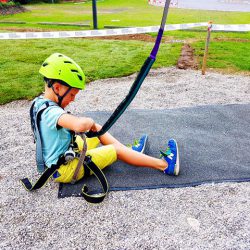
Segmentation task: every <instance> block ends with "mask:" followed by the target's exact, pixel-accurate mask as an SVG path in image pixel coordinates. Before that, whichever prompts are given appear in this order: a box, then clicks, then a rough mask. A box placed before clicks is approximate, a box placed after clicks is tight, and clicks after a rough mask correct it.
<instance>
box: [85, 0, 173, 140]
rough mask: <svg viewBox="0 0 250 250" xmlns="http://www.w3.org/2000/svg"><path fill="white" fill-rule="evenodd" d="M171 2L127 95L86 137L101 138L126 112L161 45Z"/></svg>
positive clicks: (168, 2)
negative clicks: (153, 43) (97, 128)
mask: <svg viewBox="0 0 250 250" xmlns="http://www.w3.org/2000/svg"><path fill="white" fill-rule="evenodd" d="M170 1H171V0H166V3H165V7H164V10H163V16H162V21H161V26H160V29H159V31H158V35H157V38H156V41H155V45H154V47H153V49H152V51H151V54H150V56H149V57H148V58H147V59H146V61H145V62H144V64H143V66H142V67H141V69H140V71H139V73H138V75H137V78H136V79H135V81H134V83H133V85H132V87H131V88H130V91H129V93H128V95H127V96H126V97H125V99H124V100H123V101H122V102H121V103H120V104H119V106H118V107H117V108H116V109H115V111H114V112H113V113H112V115H111V116H110V117H109V119H108V120H107V121H106V123H105V124H104V125H103V127H102V129H101V130H100V131H98V132H93V131H89V132H87V133H86V136H87V137H89V138H91V137H96V136H101V135H103V134H105V133H106V132H107V131H108V130H109V129H110V128H111V127H112V126H113V125H114V123H115V122H116V121H117V120H118V118H119V117H120V116H121V115H122V114H123V112H124V111H125V110H126V108H127V107H128V105H129V104H130V103H131V102H132V100H133V99H134V97H135V96H136V94H137V92H138V90H139V89H140V87H141V85H142V83H143V81H144V79H145V78H146V76H147V75H148V72H149V70H150V69H151V67H152V65H153V63H154V61H155V59H156V55H157V53H158V50H159V46H160V43H161V39H162V35H163V32H164V27H165V23H166V20H167V15H168V9H169V5H170Z"/></svg>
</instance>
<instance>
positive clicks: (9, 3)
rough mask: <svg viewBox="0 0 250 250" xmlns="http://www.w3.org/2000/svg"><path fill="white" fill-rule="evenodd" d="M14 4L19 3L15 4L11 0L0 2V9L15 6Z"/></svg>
mask: <svg viewBox="0 0 250 250" xmlns="http://www.w3.org/2000/svg"><path fill="white" fill-rule="evenodd" d="M16 5H19V4H16V3H15V2H13V1H9V2H6V3H2V2H0V8H1V9H5V8H8V7H11V6H16Z"/></svg>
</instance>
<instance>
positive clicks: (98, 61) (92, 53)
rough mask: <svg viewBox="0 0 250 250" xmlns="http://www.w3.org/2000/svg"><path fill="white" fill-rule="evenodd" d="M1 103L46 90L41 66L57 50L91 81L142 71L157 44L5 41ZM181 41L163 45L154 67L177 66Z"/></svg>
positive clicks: (29, 97)
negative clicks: (73, 61)
mask: <svg viewBox="0 0 250 250" xmlns="http://www.w3.org/2000/svg"><path fill="white" fill-rule="evenodd" d="M0 47H1V48H2V49H1V59H0V68H1V74H0V104H4V103H7V102H10V101H13V100H17V99H32V98H33V97H34V96H37V95H39V94H40V93H41V92H42V91H43V85H44V84H43V81H42V77H41V76H40V75H39V74H38V71H39V68H40V66H41V64H42V62H43V61H44V59H45V58H46V57H48V56H49V55H50V54H52V53H54V52H60V53H64V54H66V55H70V57H72V58H73V59H74V60H75V61H76V62H77V63H79V65H80V66H81V67H82V68H83V70H84V72H85V74H86V76H87V81H88V82H89V81H91V80H96V79H103V78H109V77H120V76H126V75H130V74H132V73H134V72H136V71H139V69H140V67H141V66H142V64H143V62H144V60H145V59H146V58H147V57H148V55H149V53H150V51H151V49H152V47H153V43H144V42H139V41H102V40H86V39H56V40H29V41H22V40H14V41H1V40H0ZM31 48H32V49H31ZM180 50H181V44H172V45H170V44H162V46H161V49H160V51H159V54H158V58H157V61H156V62H155V64H154V67H163V66H170V65H174V64H175V63H176V61H177V59H178V56H179V54H180Z"/></svg>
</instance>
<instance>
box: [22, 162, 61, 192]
mask: <svg viewBox="0 0 250 250" xmlns="http://www.w3.org/2000/svg"><path fill="white" fill-rule="evenodd" d="M64 161H65V160H64V158H63V157H60V158H59V160H58V162H57V164H56V165H52V166H51V167H50V168H47V169H46V170H45V171H44V172H43V174H42V175H41V177H40V178H39V179H38V180H37V181H36V183H35V184H34V185H32V183H31V182H30V180H29V179H28V178H24V179H21V180H20V181H21V183H22V184H23V186H24V187H25V189H26V190H27V191H34V190H36V189H39V188H41V187H43V186H44V185H45V184H46V182H47V181H48V179H49V178H50V177H51V176H52V175H53V174H54V173H55V171H56V170H57V169H58V168H59V167H60V166H61V165H62V164H63V163H64Z"/></svg>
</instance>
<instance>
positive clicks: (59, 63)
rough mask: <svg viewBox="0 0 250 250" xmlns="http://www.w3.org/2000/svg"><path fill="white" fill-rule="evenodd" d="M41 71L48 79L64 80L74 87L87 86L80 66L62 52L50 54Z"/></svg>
mask: <svg viewBox="0 0 250 250" xmlns="http://www.w3.org/2000/svg"><path fill="white" fill-rule="evenodd" d="M39 73H40V74H42V75H43V76H45V77H46V78H48V79H54V80H60V81H63V82H65V83H66V84H67V85H69V86H70V87H72V88H77V89H84V88H85V75H84V73H83V71H82V69H81V68H80V66H79V65H78V64H77V63H76V62H75V61H73V60H72V59H71V58H69V57H67V56H65V55H63V54H60V53H54V54H52V55H51V56H49V57H48V58H47V59H46V60H45V61H44V63H43V64H42V66H41V68H40V70H39Z"/></svg>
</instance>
